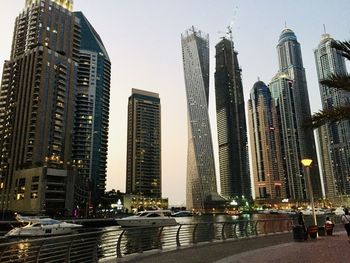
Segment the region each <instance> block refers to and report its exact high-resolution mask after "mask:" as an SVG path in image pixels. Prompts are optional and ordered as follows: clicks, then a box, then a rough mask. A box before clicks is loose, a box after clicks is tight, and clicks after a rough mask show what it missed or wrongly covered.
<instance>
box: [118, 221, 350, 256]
mask: <svg viewBox="0 0 350 263" xmlns="http://www.w3.org/2000/svg"><path fill="white" fill-rule="evenodd" d="M349 258H350V244H349V243H348V241H347V237H346V234H345V230H344V229H343V227H342V225H338V226H336V229H335V233H334V235H333V236H323V237H319V238H318V239H317V240H316V241H310V240H309V241H306V242H294V241H293V237H292V233H285V234H278V235H269V236H260V237H252V238H245V239H240V240H234V241H224V242H213V243H207V244H200V245H197V246H195V247H191V248H185V249H181V250H173V251H169V252H162V253H155V252H154V251H151V252H145V253H143V254H139V255H134V256H130V257H125V258H122V259H120V261H117V262H128V263H175V262H176V263H256V262H259V263H264V262H266V263H267V262H269V263H316V262H317V263H320V262H321V263H322V262H326V263H345V262H350V261H349ZM114 262H115V261H114Z"/></svg>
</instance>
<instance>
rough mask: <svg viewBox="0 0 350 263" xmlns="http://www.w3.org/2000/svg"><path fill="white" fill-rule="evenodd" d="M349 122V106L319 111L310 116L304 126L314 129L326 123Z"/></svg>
mask: <svg viewBox="0 0 350 263" xmlns="http://www.w3.org/2000/svg"><path fill="white" fill-rule="evenodd" d="M343 120H350V106H340V107H336V108H333V109H330V110H321V111H319V112H317V113H315V114H314V115H312V117H311V120H309V121H308V122H307V123H305V126H306V127H307V126H311V127H312V128H314V129H316V128H318V127H320V126H322V125H324V124H326V123H334V122H337V121H343Z"/></svg>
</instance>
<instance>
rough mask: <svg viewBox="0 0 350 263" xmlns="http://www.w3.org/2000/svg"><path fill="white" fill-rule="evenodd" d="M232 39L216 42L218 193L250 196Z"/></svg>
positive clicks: (240, 91)
mask: <svg viewBox="0 0 350 263" xmlns="http://www.w3.org/2000/svg"><path fill="white" fill-rule="evenodd" d="M237 55H238V53H237V52H236V51H235V50H234V47H233V42H232V40H229V39H227V38H223V39H222V40H221V41H220V42H219V43H218V44H217V45H216V56H215V57H216V71H215V95H216V118H217V129H218V143H219V161H220V183H221V195H222V196H224V197H225V198H227V199H233V198H235V197H242V196H244V197H248V198H249V197H250V196H251V183H250V174H249V163H248V146H247V144H248V143H247V128H246V117H245V106H244V97H243V87H242V79H241V69H240V68H239V64H238V59H237Z"/></svg>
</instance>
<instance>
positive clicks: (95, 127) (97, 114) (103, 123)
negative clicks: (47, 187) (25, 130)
mask: <svg viewBox="0 0 350 263" xmlns="http://www.w3.org/2000/svg"><path fill="white" fill-rule="evenodd" d="M74 14H75V16H76V17H77V18H79V20H80V27H81V43H80V54H79V64H78V72H77V89H76V109H75V119H74V122H75V125H74V134H73V159H74V165H75V167H77V171H78V173H79V175H80V177H81V180H84V179H85V181H86V182H85V184H87V185H88V188H87V189H84V188H82V187H81V184H78V185H77V186H76V187H78V188H79V189H76V191H75V192H76V199H77V200H76V202H77V203H78V204H77V205H80V206H82V205H85V204H86V203H89V204H90V206H93V207H94V208H96V207H97V205H98V204H99V203H100V198H101V196H102V195H103V194H104V191H105V188H106V176H107V150H108V127H109V100H110V80H111V62H110V59H109V56H108V53H107V51H106V48H105V47H104V45H103V43H102V40H101V38H100V36H99V35H98V33H97V32H96V31H95V30H94V28H93V27H92V25H91V24H90V23H89V21H88V20H87V18H86V17H85V16H84V15H83V13H81V12H75V13H74ZM85 188H86V187H85ZM79 193H81V194H79Z"/></svg>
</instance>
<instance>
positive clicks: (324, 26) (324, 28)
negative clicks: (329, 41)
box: [323, 24, 327, 34]
mask: <svg viewBox="0 0 350 263" xmlns="http://www.w3.org/2000/svg"><path fill="white" fill-rule="evenodd" d="M323 31H324V34H327V30H326V25H325V24H323Z"/></svg>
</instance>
